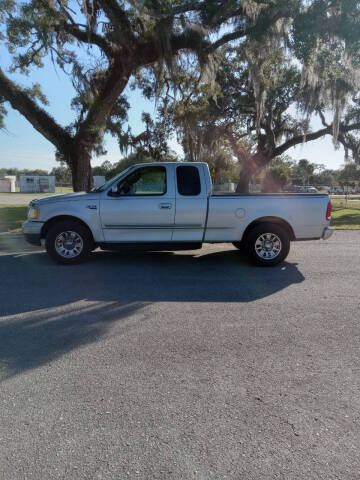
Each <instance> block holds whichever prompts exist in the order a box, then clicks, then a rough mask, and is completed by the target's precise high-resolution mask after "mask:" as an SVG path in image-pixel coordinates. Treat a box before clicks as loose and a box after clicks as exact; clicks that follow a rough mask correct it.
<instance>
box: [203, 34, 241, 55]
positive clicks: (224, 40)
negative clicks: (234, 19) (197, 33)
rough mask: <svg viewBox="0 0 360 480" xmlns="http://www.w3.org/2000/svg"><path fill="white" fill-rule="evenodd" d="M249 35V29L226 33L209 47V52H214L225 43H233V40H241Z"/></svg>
mask: <svg viewBox="0 0 360 480" xmlns="http://www.w3.org/2000/svg"><path fill="white" fill-rule="evenodd" d="M248 33H249V30H248V29H241V30H235V31H234V32H231V33H226V34H225V35H223V36H222V37H220V38H219V39H218V40H216V42H214V43H212V44H211V45H210V46H209V48H208V51H210V52H214V51H215V50H217V49H218V48H219V47H221V46H222V45H224V44H225V43H228V42H231V40H237V39H239V38H242V37H245V36H246V35H247V34H248Z"/></svg>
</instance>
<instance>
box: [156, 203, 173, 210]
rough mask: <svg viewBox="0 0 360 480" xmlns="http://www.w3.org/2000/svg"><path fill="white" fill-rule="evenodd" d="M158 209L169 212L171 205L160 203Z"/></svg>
mask: <svg viewBox="0 0 360 480" xmlns="http://www.w3.org/2000/svg"><path fill="white" fill-rule="evenodd" d="M159 208H161V210H170V209H171V208H172V204H171V203H160V205H159Z"/></svg>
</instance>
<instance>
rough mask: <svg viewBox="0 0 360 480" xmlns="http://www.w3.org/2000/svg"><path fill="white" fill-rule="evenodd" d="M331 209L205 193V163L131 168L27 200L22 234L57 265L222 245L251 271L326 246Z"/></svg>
mask: <svg viewBox="0 0 360 480" xmlns="http://www.w3.org/2000/svg"><path fill="white" fill-rule="evenodd" d="M330 217H331V203H330V200H329V196H328V195H320V194H289V193H281V194H223V195H217V194H213V192H212V184H211V177H210V172H209V169H208V166H207V164H206V163H185V162H183V163H151V164H140V165H134V166H133V167H130V168H128V169H127V170H125V171H123V172H121V173H120V174H119V175H117V176H116V177H114V178H113V179H111V180H109V181H108V182H106V183H105V184H104V185H103V186H102V187H100V188H97V189H95V190H93V191H91V192H89V193H86V192H81V193H73V194H67V195H55V196H52V197H46V198H41V199H37V200H33V201H32V202H30V205H29V213H28V220H27V221H26V222H25V223H24V224H23V232H24V234H25V236H26V239H27V240H28V241H29V242H30V243H34V244H37V245H40V244H41V240H44V241H45V247H46V250H47V252H48V253H49V255H50V256H51V257H52V258H53V259H54V260H56V261H57V262H60V263H63V264H74V263H79V262H80V261H83V260H85V259H86V258H87V257H88V256H89V254H90V252H91V251H92V250H94V249H96V248H97V247H100V248H102V249H105V250H115V249H125V248H129V247H130V248H142V249H146V250H193V249H198V248H201V247H202V244H203V243H223V242H230V243H232V244H233V245H234V246H235V247H237V248H239V249H243V250H244V251H245V252H246V254H247V255H248V256H249V257H250V258H251V260H252V261H253V262H255V263H256V264H260V265H264V266H271V265H276V264H278V263H280V262H282V261H283V260H284V259H285V258H286V256H287V255H288V253H289V248H290V241H292V240H310V239H320V238H322V239H327V238H329V237H330V235H331V234H332V229H330V228H329V221H330Z"/></svg>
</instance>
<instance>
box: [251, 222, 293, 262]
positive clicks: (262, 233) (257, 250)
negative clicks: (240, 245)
mask: <svg viewBox="0 0 360 480" xmlns="http://www.w3.org/2000/svg"><path fill="white" fill-rule="evenodd" d="M244 246H245V250H246V252H247V254H248V256H249V257H250V259H251V261H252V262H253V263H255V264H257V265H262V266H266V267H271V266H274V265H278V264H279V263H281V262H283V261H284V260H285V258H286V257H287V256H288V254H289V250H290V236H289V234H288V232H287V231H286V230H285V229H284V228H282V227H281V226H280V225H277V224H274V223H261V224H259V225H256V226H255V227H254V228H253V229H252V230H250V232H249V233H248V234H247V236H246V238H245V240H244Z"/></svg>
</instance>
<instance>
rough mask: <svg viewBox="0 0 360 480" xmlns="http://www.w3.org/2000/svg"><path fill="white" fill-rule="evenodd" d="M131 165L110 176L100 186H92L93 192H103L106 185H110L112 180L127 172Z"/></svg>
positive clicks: (114, 180)
mask: <svg viewBox="0 0 360 480" xmlns="http://www.w3.org/2000/svg"><path fill="white" fill-rule="evenodd" d="M131 168H132V167H128V168H126V169H125V170H123V171H122V172H120V173H118V174H117V175H116V176H115V177H112V178H110V180H108V181H107V182H105V183H104V184H103V185H101V186H100V187H96V188H93V190H92V191H93V192H103V191H104V190H106V189H107V188H108V187H110V185H111V184H112V183H114V182H116V180H118V179H120V178H121V177H122V176H123V175H124V174H125V173H126V172H128V171H129V170H130V169H131Z"/></svg>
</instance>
